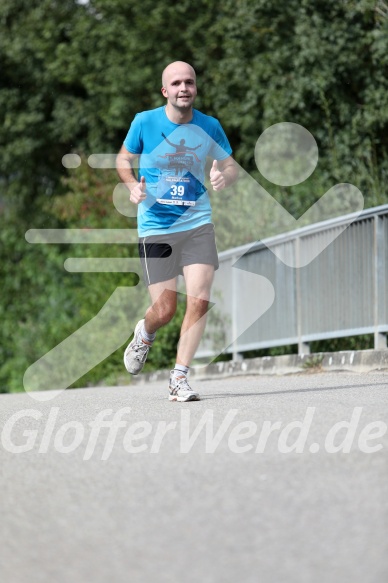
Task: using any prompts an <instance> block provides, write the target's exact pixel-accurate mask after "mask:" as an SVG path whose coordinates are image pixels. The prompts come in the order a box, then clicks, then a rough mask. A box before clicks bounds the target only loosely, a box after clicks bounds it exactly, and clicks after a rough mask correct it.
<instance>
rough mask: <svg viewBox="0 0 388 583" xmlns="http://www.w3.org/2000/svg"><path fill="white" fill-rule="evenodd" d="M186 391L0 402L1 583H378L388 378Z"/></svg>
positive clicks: (235, 383)
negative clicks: (178, 398)
mask: <svg viewBox="0 0 388 583" xmlns="http://www.w3.org/2000/svg"><path fill="white" fill-rule="evenodd" d="M193 385H194V383H193ZM195 388H198V389H199V391H200V393H201V396H202V400H201V401H200V402H192V403H170V402H169V401H168V399H167V398H166V397H167V391H166V387H165V383H164V382H157V383H149V384H148V385H140V384H138V385H135V386H130V387H113V388H109V387H104V388H94V389H84V390H69V391H65V392H63V393H61V394H60V395H58V396H56V397H55V398H54V399H52V400H51V401H46V402H39V401H36V400H34V399H32V398H31V397H30V395H27V394H18V395H2V396H0V420H1V427H2V449H1V468H2V482H3V483H2V486H1V510H2V516H1V530H0V554H1V558H2V567H1V568H2V573H1V574H0V578H1V581H4V583H5V582H6V583H53V582H55V583H90V582H93V583H108V582H109V583H127V582H131V583H132V582H135V583H143V582H144V583H159V582H160V583H164V582H166V583H167V582H168V583H175V582H176V583H178V582H179V583H180V582H182V581H184V582H185V583H186V582H188V583H191V582H201V583H229V582H230V583H232V582H233V583H235V582H239V583H251V582H252V583H253V582H254V583H257V582H260V583H275V582H276V583H294V582H295V583H296V582H298V583H311V582H314V583H326V582H327V583H329V582H330V583H337V582H341V583H361V582H362V583H385V582H386V581H387V580H388V542H387V541H388V461H387V457H388V456H387V451H388V432H387V424H388V378H387V375H386V374H383V373H373V374H372V373H369V374H364V375H361V374H350V373H337V374H335V373H321V374H308V373H304V374H299V375H290V376H283V377H272V376H271V377H264V376H251V377H248V376H247V377H241V376H240V377H230V378H227V379H223V380H220V379H209V380H206V381H196V382H195ZM101 423H102V424H103V425H104V424H105V426H101ZM291 423H293V425H290V424H291ZM346 423H347V424H346ZM338 424H340V425H338ZM341 424H342V425H341ZM102 458H103V459H102Z"/></svg>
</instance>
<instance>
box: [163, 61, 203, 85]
mask: <svg viewBox="0 0 388 583" xmlns="http://www.w3.org/2000/svg"><path fill="white" fill-rule="evenodd" d="M174 76H178V77H187V76H189V77H193V78H194V81H195V79H196V76H195V71H194V69H193V67H192V66H191V65H189V63H185V62H184V61H175V62H174V63H170V64H169V65H167V67H166V68H165V69H164V71H163V73H162V86H163V87H166V86H167V85H168V82H169V81H170V79H171V78H173V77H174Z"/></svg>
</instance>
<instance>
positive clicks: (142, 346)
mask: <svg viewBox="0 0 388 583" xmlns="http://www.w3.org/2000/svg"><path fill="white" fill-rule="evenodd" d="M143 324H144V320H140V322H138V323H137V324H136V328H135V333H134V335H133V339H132V341H131V342H130V343H129V344H128V346H127V348H126V350H125V352H124V365H125V368H126V369H127V371H128V372H129V373H130V374H133V375H136V374H139V372H140V371H141V369H142V368H143V366H144V363H145V361H146V360H147V355H148V352H149V349H150V348H151V346H152V343H150V342H146V341H145V340H143V339H142V338H141V337H140V330H141V328H142V327H143Z"/></svg>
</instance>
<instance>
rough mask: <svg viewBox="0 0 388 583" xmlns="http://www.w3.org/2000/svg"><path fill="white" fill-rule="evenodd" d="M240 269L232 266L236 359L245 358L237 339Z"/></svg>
mask: <svg viewBox="0 0 388 583" xmlns="http://www.w3.org/2000/svg"><path fill="white" fill-rule="evenodd" d="M236 261H237V257H236V256H235V255H233V257H232V258H231V265H233V264H234V263H236ZM238 271H239V270H238V269H236V268H232V269H231V272H232V332H233V336H232V338H233V353H232V358H233V360H235V361H241V360H243V355H242V353H241V352H239V351H238V340H237V330H238V326H237V319H238V286H239V280H238Z"/></svg>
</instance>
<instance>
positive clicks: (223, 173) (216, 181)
mask: <svg viewBox="0 0 388 583" xmlns="http://www.w3.org/2000/svg"><path fill="white" fill-rule="evenodd" d="M237 178H238V166H237V164H236V162H235V161H234V160H233V158H232V156H228V157H227V158H225V160H219V161H217V160H214V162H213V166H212V168H211V170H210V182H211V185H212V186H213V190H222V189H223V188H226V187H227V186H230V185H231V184H233V182H235V181H236V180H237Z"/></svg>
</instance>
